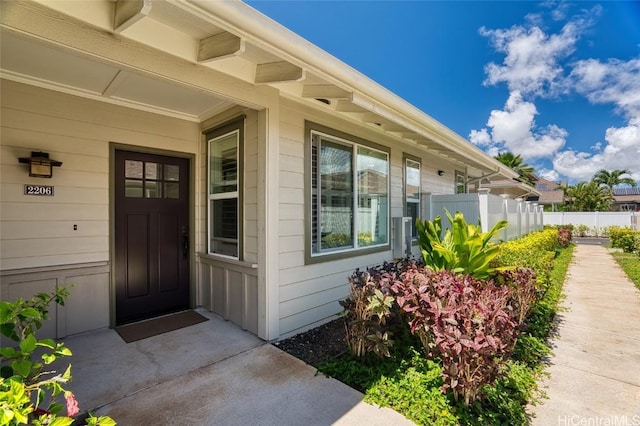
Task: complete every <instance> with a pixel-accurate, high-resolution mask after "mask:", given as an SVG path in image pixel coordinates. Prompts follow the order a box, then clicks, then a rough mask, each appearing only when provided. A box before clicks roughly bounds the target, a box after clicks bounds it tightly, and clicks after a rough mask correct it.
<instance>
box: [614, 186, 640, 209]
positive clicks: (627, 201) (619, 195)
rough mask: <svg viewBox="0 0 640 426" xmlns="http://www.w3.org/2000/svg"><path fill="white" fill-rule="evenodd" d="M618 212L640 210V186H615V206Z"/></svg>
mask: <svg viewBox="0 0 640 426" xmlns="http://www.w3.org/2000/svg"><path fill="white" fill-rule="evenodd" d="M612 208H613V210H614V211H617V212H638V211H640V188H613V206H612Z"/></svg>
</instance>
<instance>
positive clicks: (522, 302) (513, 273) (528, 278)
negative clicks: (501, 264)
mask: <svg viewBox="0 0 640 426" xmlns="http://www.w3.org/2000/svg"><path fill="white" fill-rule="evenodd" d="M495 282H496V284H498V285H502V286H505V287H506V288H507V289H508V290H509V301H508V304H509V306H510V307H511V313H512V315H513V319H514V320H515V321H516V323H517V324H522V323H523V322H524V320H525V318H526V317H527V315H528V314H529V309H530V308H531V304H532V303H533V302H535V300H536V296H537V293H538V292H537V289H536V283H537V281H536V273H535V272H533V270H532V269H530V268H516V269H511V270H506V271H501V272H499V273H497V274H496V276H495Z"/></svg>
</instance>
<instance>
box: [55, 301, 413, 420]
mask: <svg viewBox="0 0 640 426" xmlns="http://www.w3.org/2000/svg"><path fill="white" fill-rule="evenodd" d="M198 312H199V313H201V314H202V315H205V316H207V317H208V318H210V320H209V321H205V322H203V323H200V324H197V325H194V326H191V327H187V328H184V329H181V330H176V331H172V332H170V333H165V334H162V335H159V336H155V337H151V338H148V339H144V340H140V341H137V342H132V343H129V344H127V343H125V342H124V341H123V340H122V339H121V338H120V336H119V335H118V334H117V333H116V332H115V331H113V330H101V331H98V332H92V333H86V334H83V335H77V336H72V337H69V338H67V339H65V343H66V345H67V346H68V347H69V348H71V349H72V351H73V357H72V358H71V363H72V373H73V381H72V382H71V383H70V385H69V386H68V388H69V389H70V390H72V391H73V392H74V394H75V395H76V398H77V400H78V402H79V405H80V409H81V410H82V411H88V412H92V413H94V414H96V415H109V416H111V417H113V418H114V419H115V420H116V421H117V422H118V424H119V425H122V426H127V425H132V426H139V425H159V426H160V425H189V426H190V425H194V426H195V425H198V426H200V425H234V426H235V425H255V424H259V425H300V424H307V425H331V424H336V425H405V424H406V425H411V424H413V423H412V422H410V421H409V420H407V419H406V418H404V417H403V416H402V415H400V414H398V413H397V412H395V411H393V410H391V409H389V408H379V407H375V406H373V405H370V404H367V403H365V402H363V394H362V393H360V392H358V391H356V390H354V389H352V388H350V387H349V386H347V385H345V384H343V383H341V382H339V381H337V380H335V379H330V378H326V377H324V376H323V375H321V374H317V372H316V369H315V368H313V367H311V366H309V365H307V364H305V363H304V362H302V361H301V360H299V359H297V358H295V357H293V356H291V355H289V354H287V353H286V352H283V351H281V350H280V349H278V348H276V347H274V346H272V345H270V344H268V343H265V342H264V341H262V340H260V339H259V338H257V337H256V336H254V335H252V334H250V333H248V332H245V331H242V330H241V329H240V328H239V327H237V326H236V325H234V324H232V323H229V322H226V321H224V320H222V319H220V318H219V317H217V316H216V315H214V314H211V313H208V312H206V311H198Z"/></svg>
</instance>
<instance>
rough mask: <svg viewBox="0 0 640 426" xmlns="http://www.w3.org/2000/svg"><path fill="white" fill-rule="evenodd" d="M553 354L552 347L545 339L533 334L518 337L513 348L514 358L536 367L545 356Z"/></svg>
mask: <svg viewBox="0 0 640 426" xmlns="http://www.w3.org/2000/svg"><path fill="white" fill-rule="evenodd" d="M549 355H551V348H549V346H547V344H546V343H545V341H544V340H543V339H541V338H539V337H534V336H532V335H531V334H522V335H521V336H520V337H518V341H517V342H516V346H515V348H514V350H513V359H515V360H518V361H520V362H522V363H524V364H526V365H528V366H529V367H532V368H533V367H535V366H536V365H538V364H539V363H540V361H541V360H542V358H543V357H545V356H549Z"/></svg>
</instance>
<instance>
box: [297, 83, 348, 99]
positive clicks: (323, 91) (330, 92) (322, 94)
mask: <svg viewBox="0 0 640 426" xmlns="http://www.w3.org/2000/svg"><path fill="white" fill-rule="evenodd" d="M302 97H303V98H315V99H318V98H320V99H342V100H351V92H348V91H346V90H344V89H341V88H339V87H338V86H334V85H333V84H310V85H305V86H304V87H303V89H302Z"/></svg>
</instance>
